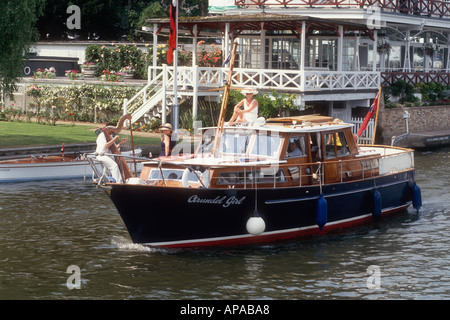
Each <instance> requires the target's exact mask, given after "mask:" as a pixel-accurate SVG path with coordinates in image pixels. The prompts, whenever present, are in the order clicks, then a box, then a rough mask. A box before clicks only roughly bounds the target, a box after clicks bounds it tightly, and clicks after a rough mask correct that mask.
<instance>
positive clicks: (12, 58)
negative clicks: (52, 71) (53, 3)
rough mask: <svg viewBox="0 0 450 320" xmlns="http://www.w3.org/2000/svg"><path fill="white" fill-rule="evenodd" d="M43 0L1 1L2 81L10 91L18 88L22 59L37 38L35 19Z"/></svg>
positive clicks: (42, 5)
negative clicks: (17, 82)
mask: <svg viewBox="0 0 450 320" xmlns="http://www.w3.org/2000/svg"><path fill="white" fill-rule="evenodd" d="M43 7H44V0H8V1H1V2H0V12H1V15H0V34H1V37H0V81H1V83H0V84H1V89H2V91H3V92H5V93H7V94H12V93H13V92H14V90H15V84H16V81H17V78H18V77H20V75H21V72H22V68H23V59H24V58H26V57H27V56H28V54H29V51H30V46H31V45H32V44H33V43H34V42H35V41H36V40H37V39H38V33H37V29H36V28H35V24H36V21H37V19H38V17H39V15H40V14H42V10H43Z"/></svg>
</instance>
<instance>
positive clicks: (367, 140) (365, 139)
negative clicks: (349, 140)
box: [346, 117, 375, 144]
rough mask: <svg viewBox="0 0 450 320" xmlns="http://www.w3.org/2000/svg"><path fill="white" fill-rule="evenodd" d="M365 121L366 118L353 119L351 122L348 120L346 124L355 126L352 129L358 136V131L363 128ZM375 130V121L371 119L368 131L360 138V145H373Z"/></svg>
mask: <svg viewBox="0 0 450 320" xmlns="http://www.w3.org/2000/svg"><path fill="white" fill-rule="evenodd" d="M363 121H364V118H353V117H352V118H351V119H350V120H347V121H346V122H348V123H351V124H353V125H354V126H353V127H352V133H353V134H355V135H356V134H357V133H358V130H359V128H360V127H361V125H362V123H363ZM374 129H375V120H374V119H370V120H369V123H368V125H367V128H366V130H364V132H363V133H362V135H361V137H359V138H358V143H359V144H372V142H373V132H374Z"/></svg>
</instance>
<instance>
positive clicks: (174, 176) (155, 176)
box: [147, 169, 199, 182]
mask: <svg viewBox="0 0 450 320" xmlns="http://www.w3.org/2000/svg"><path fill="white" fill-rule="evenodd" d="M161 171H162V172H163V175H164V180H171V181H177V180H181V178H182V177H183V172H184V170H183V169H162V170H160V169H152V170H151V171H150V174H149V176H148V179H147V180H148V181H155V180H156V181H159V180H162V179H161ZM188 180H189V182H199V181H198V178H197V176H196V175H195V173H194V172H191V171H190V172H189V175H188Z"/></svg>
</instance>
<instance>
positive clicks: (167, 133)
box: [159, 123, 177, 157]
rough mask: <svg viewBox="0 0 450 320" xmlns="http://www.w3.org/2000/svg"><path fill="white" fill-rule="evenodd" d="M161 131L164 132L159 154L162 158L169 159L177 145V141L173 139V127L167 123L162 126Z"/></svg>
mask: <svg viewBox="0 0 450 320" xmlns="http://www.w3.org/2000/svg"><path fill="white" fill-rule="evenodd" d="M159 130H160V131H161V132H162V135H161V152H160V154H159V156H160V157H168V156H171V155H172V150H173V148H174V147H175V145H176V144H177V142H176V141H175V140H173V139H172V134H173V130H172V125H171V124H170V123H166V124H165V125H163V126H161V128H159Z"/></svg>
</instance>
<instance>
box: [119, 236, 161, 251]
mask: <svg viewBox="0 0 450 320" xmlns="http://www.w3.org/2000/svg"><path fill="white" fill-rule="evenodd" d="M111 243H112V245H113V246H115V247H117V248H118V249H119V250H123V251H139V252H153V251H154V249H152V248H150V247H147V246H143V245H140V244H138V243H133V242H132V241H131V240H130V239H129V238H126V237H120V236H114V237H113V238H112V241H111Z"/></svg>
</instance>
